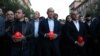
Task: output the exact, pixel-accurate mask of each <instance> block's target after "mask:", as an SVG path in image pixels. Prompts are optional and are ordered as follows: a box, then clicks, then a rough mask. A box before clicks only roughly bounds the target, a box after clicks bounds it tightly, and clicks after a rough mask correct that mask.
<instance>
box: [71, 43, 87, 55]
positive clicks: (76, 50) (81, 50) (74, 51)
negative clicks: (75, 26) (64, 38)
mask: <svg viewBox="0 0 100 56" xmlns="http://www.w3.org/2000/svg"><path fill="white" fill-rule="evenodd" d="M70 56H87V51H86V47H85V46H83V47H80V46H78V45H77V44H76V45H72V46H70Z"/></svg>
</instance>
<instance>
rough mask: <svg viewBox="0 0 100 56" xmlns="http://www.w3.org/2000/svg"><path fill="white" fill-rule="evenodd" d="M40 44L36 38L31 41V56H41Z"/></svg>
mask: <svg viewBox="0 0 100 56" xmlns="http://www.w3.org/2000/svg"><path fill="white" fill-rule="evenodd" d="M40 42H41V40H40V39H38V38H34V39H33V40H31V56H42V54H41V52H42V51H41V44H40Z"/></svg>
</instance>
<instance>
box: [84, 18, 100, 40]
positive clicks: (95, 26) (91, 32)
mask: <svg viewBox="0 0 100 56" xmlns="http://www.w3.org/2000/svg"><path fill="white" fill-rule="evenodd" d="M85 26H86V29H87V34H88V35H87V36H88V37H90V38H89V40H92V41H93V40H99V39H100V38H99V30H100V21H99V19H98V18H95V19H94V20H93V21H92V22H91V24H90V26H88V21H86V22H85Z"/></svg>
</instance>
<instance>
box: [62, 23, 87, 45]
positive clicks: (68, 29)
mask: <svg viewBox="0 0 100 56" xmlns="http://www.w3.org/2000/svg"><path fill="white" fill-rule="evenodd" d="M79 26H80V28H79V31H77V28H76V27H75V25H74V23H73V21H72V22H69V23H68V24H66V25H65V28H64V31H65V33H64V34H65V37H66V39H67V40H66V41H68V42H70V43H73V44H74V43H75V41H77V39H78V36H82V37H83V38H84V40H85V41H86V28H85V25H84V24H83V23H82V22H80V21H79Z"/></svg>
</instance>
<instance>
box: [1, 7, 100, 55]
mask: <svg viewBox="0 0 100 56" xmlns="http://www.w3.org/2000/svg"><path fill="white" fill-rule="evenodd" d="M47 15H48V17H47V18H45V17H40V13H39V12H38V11H35V12H34V15H33V16H32V18H31V19H29V18H28V17H26V15H25V12H24V11H23V10H22V9H18V10H16V12H14V11H12V10H8V11H7V12H6V13H5V14H4V13H3V10H2V9H1V8H0V56H100V53H99V52H100V36H99V35H100V10H98V14H97V15H96V16H92V14H89V13H87V14H86V16H84V17H83V16H80V14H79V13H78V12H77V11H73V12H71V13H70V15H68V16H67V17H66V22H65V24H63V23H61V22H60V21H58V14H57V13H54V9H53V8H51V7H50V8H48V9H47Z"/></svg>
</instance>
